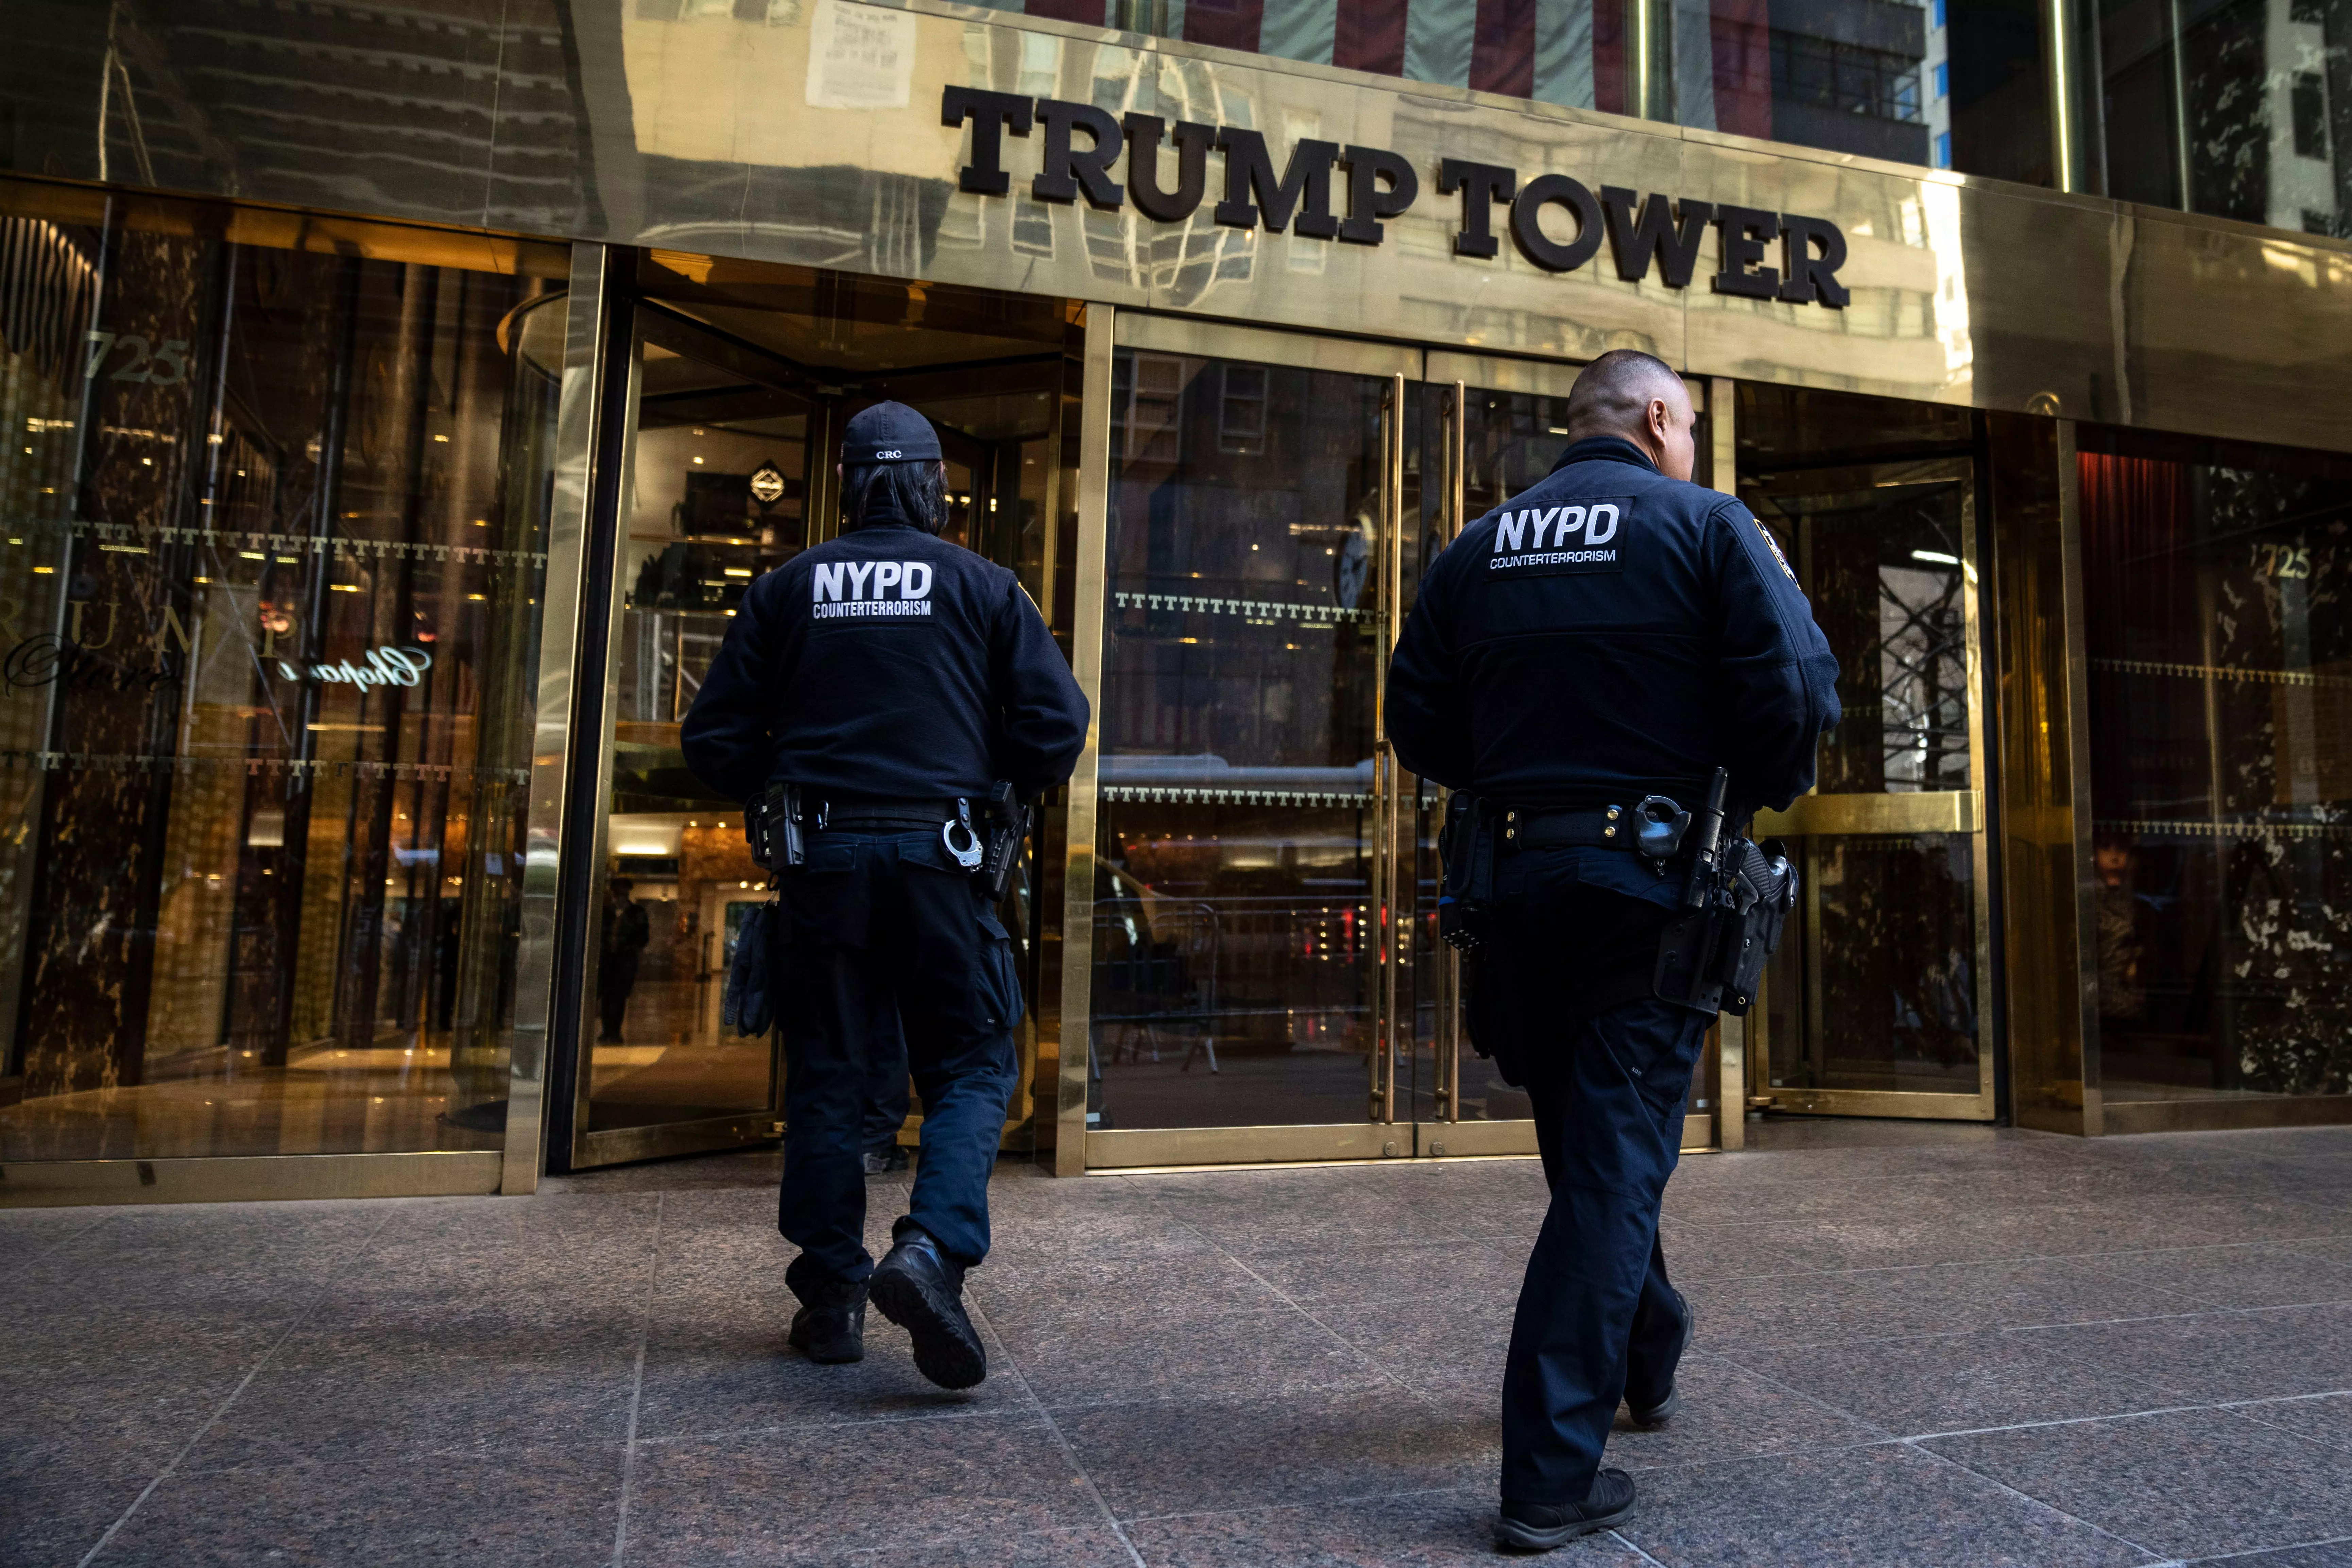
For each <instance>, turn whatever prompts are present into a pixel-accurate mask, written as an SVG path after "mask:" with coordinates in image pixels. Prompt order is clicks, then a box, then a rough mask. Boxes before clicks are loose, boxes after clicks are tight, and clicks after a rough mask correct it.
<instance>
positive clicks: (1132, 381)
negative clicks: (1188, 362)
mask: <svg viewBox="0 0 2352 1568" xmlns="http://www.w3.org/2000/svg"><path fill="white" fill-rule="evenodd" d="M1122 363H1125V364H1126V365H1127V366H1128V367H1129V382H1128V384H1127V386H1126V388H1125V389H1124V390H1125V391H1126V394H1127V395H1126V396H1125V397H1124V398H1122V399H1120V400H1119V411H1120V413H1121V414H1122V416H1124V417H1123V418H1122V420H1121V424H1122V426H1124V428H1125V431H1126V441H1125V443H1124V445H1123V446H1122V447H1120V450H1121V452H1122V453H1123V454H1124V455H1125V456H1127V457H1129V458H1140V457H1144V456H1146V455H1150V456H1153V457H1158V458H1164V459H1168V460H1173V458H1175V456H1176V451H1175V448H1174V447H1173V446H1172V445H1167V446H1166V449H1165V450H1160V451H1154V450H1152V448H1153V447H1154V444H1155V443H1159V442H1160V440H1161V437H1172V436H1173V434H1174V431H1175V428H1176V415H1177V410H1178V408H1179V407H1180V405H1181V404H1182V402H1183V395H1184V362H1183V361H1182V360H1181V359H1180V358H1178V357H1176V356H1175V355H1172V354H1145V353H1139V354H1132V355H1129V356H1127V357H1126V358H1125V360H1124V361H1123V362H1122ZM1163 445H1164V444H1163Z"/></svg>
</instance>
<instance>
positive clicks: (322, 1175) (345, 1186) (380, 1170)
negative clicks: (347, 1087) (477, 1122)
mask: <svg viewBox="0 0 2352 1568" xmlns="http://www.w3.org/2000/svg"><path fill="white" fill-rule="evenodd" d="M512 1164H513V1162H512V1161H511V1160H509V1159H508V1158H506V1157H505V1156H503V1155H500V1154H499V1153H497V1152H494V1151H491V1150H487V1149H469V1150H442V1151H427V1152H415V1153H404V1154H277V1155H268V1154H263V1155H228V1156H225V1157H218V1158H208V1159H194V1160H44V1161H34V1162H11V1163H8V1164H7V1165H5V1166H0V1208H51V1207H58V1206H62V1205H68V1204H226V1203H266V1202H276V1201H281V1200H285V1199H289V1198H423V1197H456V1196H470V1195H473V1194H482V1193H495V1192H500V1191H503V1190H505V1189H504V1188H502V1187H501V1185H500V1173H501V1172H502V1171H503V1170H507V1169H510V1168H511V1167H512ZM523 1190H525V1191H529V1190H530V1189H529V1188H528V1187H526V1188H525V1189H523Z"/></svg>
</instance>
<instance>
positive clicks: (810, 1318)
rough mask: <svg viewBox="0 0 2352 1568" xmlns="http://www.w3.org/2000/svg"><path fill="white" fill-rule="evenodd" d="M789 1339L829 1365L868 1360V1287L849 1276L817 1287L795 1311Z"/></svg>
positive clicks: (795, 1348) (816, 1360)
mask: <svg viewBox="0 0 2352 1568" xmlns="http://www.w3.org/2000/svg"><path fill="white" fill-rule="evenodd" d="M786 1342H788V1343H789V1344H791V1346H792V1347H793V1349H794V1350H796V1351H800V1352H803V1353H804V1354H805V1355H806V1356H807V1357H808V1358H809V1360H811V1361H813V1362H818V1363H823V1364H824V1365H826V1366H835V1365H838V1364H840V1363H843V1362H852V1361H864V1360H865V1359H866V1286H865V1284H864V1282H862V1281H859V1282H856V1283H853V1282H851V1281H849V1280H846V1279H834V1280H828V1281H826V1282H825V1283H824V1284H822V1285H819V1286H816V1287H814V1289H812V1290H811V1291H810V1293H809V1296H808V1298H807V1300H805V1301H803V1304H802V1306H801V1310H799V1311H797V1312H794V1313H793V1331H792V1333H791V1334H790V1335H788V1336H787V1337H786Z"/></svg>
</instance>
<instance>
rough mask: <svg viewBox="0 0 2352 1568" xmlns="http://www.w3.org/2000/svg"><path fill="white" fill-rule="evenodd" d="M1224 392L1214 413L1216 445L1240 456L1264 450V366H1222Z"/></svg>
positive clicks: (1224, 450)
mask: <svg viewBox="0 0 2352 1568" xmlns="http://www.w3.org/2000/svg"><path fill="white" fill-rule="evenodd" d="M1224 382H1225V393H1224V397H1223V401H1222V402H1221V403H1220V405H1219V408H1218V415H1217V449H1218V450H1219V451H1221V452H1234V453H1237V454H1240V455H1243V456H1255V455H1256V454H1258V453H1260V452H1263V451H1265V366H1264V365H1257V364H1229V365H1227V366H1225V374H1224Z"/></svg>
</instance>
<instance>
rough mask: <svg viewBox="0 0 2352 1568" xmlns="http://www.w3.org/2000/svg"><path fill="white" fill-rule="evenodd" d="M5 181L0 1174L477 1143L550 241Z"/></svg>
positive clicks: (520, 732) (510, 837)
mask: <svg viewBox="0 0 2352 1568" xmlns="http://www.w3.org/2000/svg"><path fill="white" fill-rule="evenodd" d="M0 205H4V206H5V212H6V214H7V216H5V217H0V284H5V287H0V418H4V419H5V431H6V434H7V439H6V441H5V445H0V496H5V535H0V538H5V543H0V643H5V669H4V670H0V1040H5V1052H6V1054H5V1063H0V1068H5V1073H6V1075H7V1076H6V1078H5V1079H0V1158H5V1159H9V1160H58V1159H97V1158H120V1157H125V1156H138V1157H142V1158H143V1157H150V1156H154V1157H163V1156H187V1155H208V1154H209V1155H218V1154H273V1153H324V1152H383V1151H396V1150H431V1149H480V1148H497V1147H499V1145H500V1143H501V1142H502V1140H501V1133H500V1130H501V1128H502V1127H503V1123H504V1113H505V1102H504V1097H505V1092H506V1090H505V1084H506V1073H507V1060H508V1047H509V1040H508V1037H507V1030H508V1027H509V1024H510V1022H511V1017H512V1011H513V1006H514V995H513V984H514V975H515V966H516V948H517V943H518V941H519V925H518V920H517V913H516V911H517V910H518V907H519V897H520V888H521V878H522V867H521V864H520V851H521V848H522V838H523V829H524V826H525V824H524V809H525V800H526V796H525V791H524V784H525V781H526V775H527V771H528V768H529V765H530V735H531V725H532V714H533V699H534V693H535V690H536V676H537V659H538V652H537V650H538V640H539V621H540V610H539V598H540V583H541V577H542V575H543V574H544V570H545V564H546V555H545V551H546V548H547V543H546V530H547V523H548V506H549V493H550V491H549V484H550V459H549V442H550V439H551V433H552V426H553V422H554V416H555V401H556V382H555V377H554V374H553V372H552V370H551V366H552V365H553V364H554V363H556V362H557V361H559V360H560V358H561V346H562V336H563V317H564V312H563V308H562V291H561V289H552V290H551V287H550V281H549V280H550V279H554V278H560V277H561V276H562V269H563V268H564V266H565V252H564V249H563V247H547V246H541V247H528V246H517V245H515V244H513V243H511V242H503V243H501V242H491V241H488V240H484V239H479V238H459V237H451V236H446V235H439V234H428V233H422V232H415V231H404V230H400V229H395V228H390V227H383V226H372V225H362V224H359V223H352V222H342V221H339V220H331V219H328V220H321V219H314V218H304V217H301V216H295V215H289V214H278V213H257V212H247V211H241V210H232V209H228V208H220V207H200V206H196V205H188V204H179V203H170V202H165V201H162V200H152V199H146V198H135V197H128V196H121V195H114V196H109V195H102V194H98V193H86V192H81V191H67V190H63V189H60V188H55V187H30V186H6V187H0Z"/></svg>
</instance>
